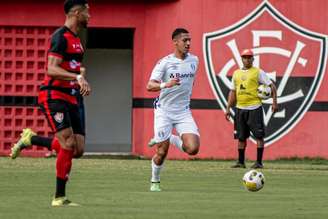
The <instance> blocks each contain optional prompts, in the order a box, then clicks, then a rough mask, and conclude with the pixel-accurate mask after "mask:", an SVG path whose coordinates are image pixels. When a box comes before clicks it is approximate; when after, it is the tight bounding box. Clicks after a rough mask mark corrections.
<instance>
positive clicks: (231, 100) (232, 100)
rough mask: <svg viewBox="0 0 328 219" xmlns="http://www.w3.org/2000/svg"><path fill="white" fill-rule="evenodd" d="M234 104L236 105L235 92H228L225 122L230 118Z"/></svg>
mask: <svg viewBox="0 0 328 219" xmlns="http://www.w3.org/2000/svg"><path fill="white" fill-rule="evenodd" d="M235 104H236V90H230V92H229V96H228V104H227V108H226V111H225V113H224V115H225V118H226V120H227V121H229V120H230V117H231V107H234V106H235Z"/></svg>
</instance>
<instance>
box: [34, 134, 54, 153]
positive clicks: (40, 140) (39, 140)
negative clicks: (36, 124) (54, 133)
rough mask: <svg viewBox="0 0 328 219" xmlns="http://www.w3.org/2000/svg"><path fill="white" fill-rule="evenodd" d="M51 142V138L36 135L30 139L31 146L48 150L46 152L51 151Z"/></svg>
mask: <svg viewBox="0 0 328 219" xmlns="http://www.w3.org/2000/svg"><path fill="white" fill-rule="evenodd" d="M51 142H52V138H47V137H42V136H38V135H34V136H32V138H31V143H32V145H37V146H40V147H45V148H48V150H51Z"/></svg>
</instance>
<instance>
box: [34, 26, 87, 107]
mask: <svg viewBox="0 0 328 219" xmlns="http://www.w3.org/2000/svg"><path fill="white" fill-rule="evenodd" d="M83 54H84V49H83V46H82V44H81V40H80V38H79V37H78V36H77V35H76V34H75V33H73V32H72V31H71V30H70V29H69V28H68V27H66V26H63V27H60V28H58V29H57V30H56V31H55V32H54V33H53V35H52V37H51V40H50V46H49V50H48V54H47V59H48V57H49V56H50V55H51V56H57V57H59V58H61V59H62V60H63V61H62V63H61V64H60V67H62V68H63V69H65V70H66V71H69V72H72V73H76V74H80V67H81V62H82V59H83ZM76 92H79V85H78V83H77V81H76V80H59V79H54V78H53V77H51V76H49V75H48V74H47V75H46V77H45V79H44V81H43V83H42V85H41V87H40V94H39V102H43V101H46V100H48V99H62V100H65V101H68V102H70V103H73V104H76V103H77V101H76Z"/></svg>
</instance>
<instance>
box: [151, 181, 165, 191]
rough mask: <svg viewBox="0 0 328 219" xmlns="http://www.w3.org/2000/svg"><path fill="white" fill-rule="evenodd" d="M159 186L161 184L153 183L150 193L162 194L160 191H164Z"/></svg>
mask: <svg viewBox="0 0 328 219" xmlns="http://www.w3.org/2000/svg"><path fill="white" fill-rule="evenodd" d="M159 185H160V183H159V182H152V183H151V184H150V191H151V192H160V191H162V190H161V188H160V186H159Z"/></svg>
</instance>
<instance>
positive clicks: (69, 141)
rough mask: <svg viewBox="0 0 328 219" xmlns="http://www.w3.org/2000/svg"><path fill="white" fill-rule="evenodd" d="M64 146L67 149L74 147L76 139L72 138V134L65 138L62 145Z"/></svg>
mask: <svg viewBox="0 0 328 219" xmlns="http://www.w3.org/2000/svg"><path fill="white" fill-rule="evenodd" d="M63 146H64V148H67V149H73V148H75V147H76V140H75V138H74V135H70V136H68V137H67V138H66V139H65V145H63Z"/></svg>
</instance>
